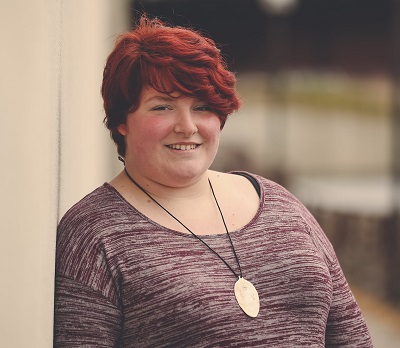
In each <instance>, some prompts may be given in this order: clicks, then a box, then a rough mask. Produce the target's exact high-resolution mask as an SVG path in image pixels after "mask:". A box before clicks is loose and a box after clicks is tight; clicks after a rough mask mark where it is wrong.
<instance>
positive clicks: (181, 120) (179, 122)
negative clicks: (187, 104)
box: [174, 110, 197, 137]
mask: <svg viewBox="0 0 400 348" xmlns="http://www.w3.org/2000/svg"><path fill="white" fill-rule="evenodd" d="M174 130H175V132H176V133H182V134H184V135H185V136H186V137H190V136H192V135H193V134H195V133H196V132H197V125H196V122H195V119H194V116H193V115H192V112H191V110H181V111H180V112H179V113H178V114H177V118H176V123H175V127H174Z"/></svg>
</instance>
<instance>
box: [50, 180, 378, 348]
mask: <svg viewBox="0 0 400 348" xmlns="http://www.w3.org/2000/svg"><path fill="white" fill-rule="evenodd" d="M254 177H256V178H257V180H258V181H259V183H260V186H261V203H260V207H259V210H258V212H257V215H256V216H255V217H254V218H253V220H252V221H251V222H249V223H248V224H247V225H246V226H245V227H243V228H242V229H240V230H237V231H234V232H232V233H231V236H232V240H233V243H234V245H235V248H236V252H237V254H238V257H239V260H240V264H241V267H242V270H243V277H244V278H246V279H248V280H249V281H251V282H252V283H253V284H254V285H255V287H256V288H257V290H258V293H259V296H260V303H261V308H260V313H259V315H258V317H257V318H250V317H248V316H246V314H244V312H243V311H242V310H241V309H240V307H239V306H238V304H237V303H236V300H235V297H234V293H233V287H234V283H235V281H236V279H235V277H234V275H233V274H232V272H231V271H230V270H229V269H228V268H227V267H226V266H225V265H224V264H223V263H222V261H221V260H220V259H219V258H218V257H217V256H216V255H214V254H213V253H212V252H210V251H209V250H208V249H207V248H206V247H205V246H204V245H203V244H202V243H201V242H199V241H198V240H197V239H195V238H194V237H193V236H192V235H190V234H184V233H181V232H177V231H173V230H169V229H168V228H165V227H163V226H160V225H158V224H157V223H155V222H154V221H151V220H149V219H148V218H147V217H146V216H143V215H142V214H141V213H140V212H138V211H137V210H136V209H135V208H134V207H132V206H131V205H130V204H129V203H128V202H126V201H125V200H124V198H122V196H121V195H120V194H119V193H118V192H117V191H116V190H115V189H114V188H113V187H111V186H110V185H108V184H104V185H103V186H102V187H100V188H98V189H96V190H95V191H93V192H92V193H90V194H89V195H88V196H86V197H85V198H84V199H82V200H81V201H80V202H79V203H77V204H76V205H75V206H74V207H72V208H71V209H70V210H69V211H68V212H67V213H66V214H65V216H64V217H63V219H62V221H61V222H60V225H59V229H58V236H57V263H56V292H55V346H56V347H152V348H155V347H277V348H279V347H282V348H291V347H372V343H371V339H370V336H369V333H368V329H367V327H366V325H365V322H364V319H363V317H362V315H361V313H360V309H359V307H358V305H357V303H356V301H355V299H354V297H353V295H352V293H351V291H350V289H349V286H348V284H347V282H346V280H345V278H344V276H343V274H342V270H341V268H340V266H339V264H338V261H337V259H336V256H335V253H334V251H333V249H332V246H331V244H330V243H329V241H328V240H327V238H326V236H325V235H324V233H323V232H322V230H321V228H320V227H319V226H318V224H317V223H316V222H315V220H314V218H313V217H312V216H311V215H310V213H309V212H308V211H307V210H306V209H305V208H304V206H303V205H302V204H300V203H299V202H298V201H297V200H296V199H295V198H294V197H293V196H292V195H291V194H290V193H288V192H287V191H286V190H285V189H283V188H282V187H280V186H279V185H277V184H275V183H273V182H271V181H269V180H266V179H263V178H261V177H258V176H254ZM221 208H222V210H223V207H221ZM202 238H203V239H204V240H205V241H206V242H207V243H208V244H209V245H210V246H211V247H212V248H214V249H215V250H216V251H217V252H218V253H220V254H221V255H222V256H223V257H224V258H225V259H226V260H227V261H228V263H229V264H230V265H231V266H232V267H234V269H236V267H237V265H236V263H235V259H234V256H233V253H232V249H231V246H230V243H229V241H228V239H227V236H226V235H224V234H221V235H207V236H202Z"/></svg>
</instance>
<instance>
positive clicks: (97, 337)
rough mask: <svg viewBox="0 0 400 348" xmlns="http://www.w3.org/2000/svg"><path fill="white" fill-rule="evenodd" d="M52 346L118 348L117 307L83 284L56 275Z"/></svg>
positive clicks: (118, 317)
mask: <svg viewBox="0 0 400 348" xmlns="http://www.w3.org/2000/svg"><path fill="white" fill-rule="evenodd" d="M54 309H55V310H54V347H57V348H58V347H59V348H63V347H68V348H72V347H117V345H118V337H119V336H120V330H121V313H120V310H119V309H118V308H117V307H116V306H115V305H114V304H112V303H111V302H110V301H109V300H108V299H107V298H105V297H104V296H103V295H102V294H101V293H99V292H97V291H95V290H93V289H90V288H89V287H87V286H86V285H83V284H80V283H79V282H77V281H75V280H72V279H68V278H66V277H62V276H58V277H56V283H55V307H54Z"/></svg>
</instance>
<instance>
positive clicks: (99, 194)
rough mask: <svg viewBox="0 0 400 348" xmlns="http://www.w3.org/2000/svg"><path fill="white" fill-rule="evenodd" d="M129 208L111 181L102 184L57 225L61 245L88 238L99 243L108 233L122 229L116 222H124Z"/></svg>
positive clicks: (77, 242)
mask: <svg viewBox="0 0 400 348" xmlns="http://www.w3.org/2000/svg"><path fill="white" fill-rule="evenodd" d="M125 208H126V204H124V201H123V198H122V197H120V195H119V194H118V193H117V192H116V191H115V190H114V189H113V188H112V187H111V186H110V185H109V184H104V185H102V186H100V187H99V188H97V189H95V190H94V191H92V192H91V193H89V194H88V195H86V196H85V197H84V198H82V199H81V200H80V201H79V202H77V203H76V204H75V205H73V206H72V207H71V208H70V209H69V210H68V211H67V212H66V213H65V215H64V216H63V217H62V219H61V221H60V223H59V225H58V228H57V247H61V246H63V245H67V244H68V245H74V244H79V243H83V242H87V241H88V240H91V241H92V242H91V243H95V242H96V241H97V242H99V241H100V240H101V238H102V236H103V235H104V234H107V233H109V231H110V230H113V231H115V230H117V229H118V228H117V223H116V222H117V221H120V217H121V216H123V213H124V210H125ZM111 226H113V229H111ZM97 242H96V243H97Z"/></svg>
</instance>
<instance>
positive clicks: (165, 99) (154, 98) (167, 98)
mask: <svg viewBox="0 0 400 348" xmlns="http://www.w3.org/2000/svg"><path fill="white" fill-rule="evenodd" d="M154 100H155V101H163V102H171V101H174V100H176V98H172V97H164V96H161V95H155V96H153V97H150V98H148V99H146V100H144V101H143V102H144V103H148V102H151V101H154Z"/></svg>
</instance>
